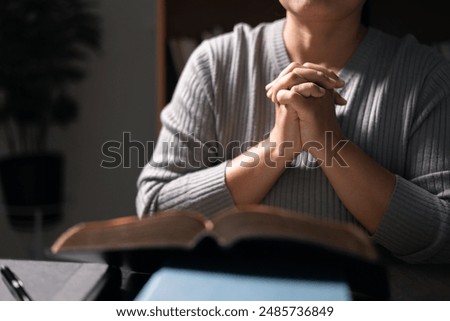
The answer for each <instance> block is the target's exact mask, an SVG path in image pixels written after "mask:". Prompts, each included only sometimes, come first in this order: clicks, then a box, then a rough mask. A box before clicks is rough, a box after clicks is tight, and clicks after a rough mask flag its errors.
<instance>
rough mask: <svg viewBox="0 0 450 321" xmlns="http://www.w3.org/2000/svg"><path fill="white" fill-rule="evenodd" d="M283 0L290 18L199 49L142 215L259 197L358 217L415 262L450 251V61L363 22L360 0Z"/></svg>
mask: <svg viewBox="0 0 450 321" xmlns="http://www.w3.org/2000/svg"><path fill="white" fill-rule="evenodd" d="M280 2H281V4H282V5H283V7H284V8H285V9H286V19H282V20H279V21H275V22H273V23H268V24H261V25H259V26H257V27H256V28H250V27H249V26H246V25H244V24H240V25H238V26H236V27H235V29H234V31H233V32H232V33H229V34H226V35H223V36H220V37H217V38H215V39H212V40H209V41H206V42H204V43H203V44H201V45H200V46H199V48H197V50H196V51H195V53H194V54H193V55H192V56H191V58H190V60H189V62H188V64H187V66H186V68H185V70H184V72H183V75H182V76H181V78H180V80H179V82H178V85H177V88H176V91H175V93H174V96H173V99H172V101H171V102H170V103H169V104H168V106H167V107H166V108H165V110H164V111H163V113H162V122H163V129H162V131H161V134H160V138H159V142H158V145H157V147H156V149H155V152H154V155H153V159H152V161H151V162H150V164H149V165H147V167H146V168H145V169H144V170H143V172H142V174H141V176H140V178H139V181H138V187H139V192H138V196H137V200H136V205H137V208H138V212H139V215H143V214H145V213H153V212H154V211H157V210H164V209H167V208H173V207H178V208H189V209H195V210H199V211H202V212H204V213H206V214H212V213H214V212H216V211H218V210H220V209H223V208H226V207H231V206H234V205H239V204H246V203H263V204H268V205H272V206H279V207H285V208H288V209H291V210H295V211H300V212H305V213H309V214H311V215H314V216H316V217H321V218H325V219H331V220H336V221H345V222H354V223H355V224H359V225H360V226H362V227H363V228H365V229H366V230H367V232H368V233H369V234H370V235H372V237H373V239H374V240H375V241H376V242H378V243H379V244H380V245H382V246H384V247H386V248H387V249H388V250H390V251H391V252H392V253H393V254H395V255H396V256H398V257H400V258H402V259H403V260H405V261H410V262H450V241H449V237H450V222H449V218H450V202H449V199H450V148H449V142H450V126H448V120H449V119H450V86H449V84H450V65H449V63H447V62H446V61H445V60H444V59H443V58H442V57H441V56H440V55H438V54H437V53H435V52H433V51H432V50H431V49H430V48H428V47H425V46H422V45H420V44H419V43H417V41H416V40H415V39H414V38H413V37H411V36H407V37H404V38H402V39H399V38H396V37H393V36H390V35H387V34H385V33H383V32H381V31H378V30H376V29H373V28H366V27H364V26H363V25H362V24H361V12H362V8H363V5H364V0H339V1H336V0H314V1H313V0H280ZM267 84H268V85H267ZM267 98H269V99H267ZM344 98H345V99H344ZM248 146H252V147H251V148H250V149H248V150H246V147H248ZM236 147H241V148H240V149H239V150H240V152H241V153H240V155H237V154H238V153H236V151H237V150H238V149H237V148H236ZM245 150H246V151H245Z"/></svg>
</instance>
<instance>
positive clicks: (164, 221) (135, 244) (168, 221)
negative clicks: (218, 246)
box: [52, 211, 206, 253]
mask: <svg viewBox="0 0 450 321" xmlns="http://www.w3.org/2000/svg"><path fill="white" fill-rule="evenodd" d="M205 222H206V221H205V219H204V218H203V217H202V216H201V215H200V214H198V213H193V212H178V211H168V212H166V213H161V214H157V215H153V216H150V217H145V218H142V219H139V218H137V217H134V216H129V217H123V218H116V219H111V220H106V221H99V222H86V223H81V224H78V225H75V226H74V227H72V228H71V229H69V230H67V231H66V232H64V233H63V234H62V235H61V236H60V237H59V238H58V240H57V241H56V242H55V243H54V245H53V246H52V252H53V253H58V252H60V251H77V250H103V251H104V250H121V249H138V248H165V247H180V248H190V247H193V246H195V243H196V241H197V239H198V236H199V234H200V232H201V231H203V230H204V229H205Z"/></svg>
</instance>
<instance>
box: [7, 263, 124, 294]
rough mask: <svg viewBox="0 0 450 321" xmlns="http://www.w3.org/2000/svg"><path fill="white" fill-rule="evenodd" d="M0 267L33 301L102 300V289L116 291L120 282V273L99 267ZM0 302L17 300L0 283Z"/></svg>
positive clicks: (92, 265)
mask: <svg viewBox="0 0 450 321" xmlns="http://www.w3.org/2000/svg"><path fill="white" fill-rule="evenodd" d="M0 265H5V266H8V267H9V268H10V269H11V270H12V271H13V272H14V273H15V274H16V275H17V277H18V278H19V279H21V280H22V282H23V283H24V288H25V289H26V291H27V292H28V294H29V295H30V297H31V299H32V300H35V301H84V300H96V299H101V298H102V293H104V291H105V289H107V288H108V289H114V288H115V289H117V290H118V289H119V287H120V281H121V277H120V272H119V270H116V269H114V270H113V269H112V268H111V267H109V266H108V265H107V264H101V263H75V262H56V261H30V260H4V259H0ZM109 292H110V291H109ZM110 293H111V292H110ZM0 300H1V301H10V300H16V299H15V297H14V296H13V294H12V293H11V292H10V290H9V289H8V287H7V285H6V284H5V280H1V281H0Z"/></svg>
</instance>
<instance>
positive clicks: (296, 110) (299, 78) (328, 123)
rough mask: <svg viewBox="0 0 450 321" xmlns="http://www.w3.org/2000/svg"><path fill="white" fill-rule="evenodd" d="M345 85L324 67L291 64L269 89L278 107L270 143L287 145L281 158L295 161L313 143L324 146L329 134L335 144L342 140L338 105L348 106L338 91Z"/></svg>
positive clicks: (270, 95)
mask: <svg viewBox="0 0 450 321" xmlns="http://www.w3.org/2000/svg"><path fill="white" fill-rule="evenodd" d="M344 85H345V83H344V81H343V80H342V79H340V78H339V77H338V76H337V75H336V74H335V73H334V72H333V71H331V70H328V69H327V68H325V67H323V66H320V65H317V64H313V63H304V64H299V63H291V64H290V65H289V66H288V67H287V68H286V69H284V70H283V71H282V72H281V73H280V75H279V76H278V78H277V79H275V80H274V81H273V82H271V83H270V84H268V85H267V86H266V90H267V97H268V98H269V99H271V100H272V101H273V103H274V104H275V108H276V117H275V125H274V127H273V129H272V131H271V133H270V140H271V141H272V142H275V143H276V144H277V146H284V148H283V149H282V150H279V151H278V152H279V153H280V154H279V156H283V157H286V158H287V159H292V158H293V157H295V155H296V154H297V153H299V152H301V151H302V150H303V149H304V148H305V146H306V145H307V144H310V143H314V144H316V146H317V144H321V146H325V141H324V140H325V136H326V135H325V133H326V132H331V133H332V134H333V137H334V141H338V140H340V139H343V134H342V131H341V128H340V126H339V124H338V121H337V118H336V112H335V105H345V104H346V103H347V101H346V100H345V99H344V98H343V97H342V96H341V95H340V94H338V93H337V92H336V91H335V89H337V88H342V87H343V86H344ZM311 152H312V153H313V151H311ZM313 156H316V155H314V153H313Z"/></svg>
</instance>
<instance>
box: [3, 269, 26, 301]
mask: <svg viewBox="0 0 450 321" xmlns="http://www.w3.org/2000/svg"><path fill="white" fill-rule="evenodd" d="M0 270H1V272H2V276H3V281H4V282H5V284H6V285H7V286H8V288H9V290H10V291H11V293H12V294H13V295H14V297H15V298H16V299H17V300H20V301H32V299H31V297H30V295H29V294H28V293H27V291H25V288H24V286H23V282H22V281H21V280H20V279H19V278H18V277H17V276H16V275H15V274H14V272H13V271H11V269H10V268H9V267H7V266H4V265H1V266H0Z"/></svg>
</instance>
